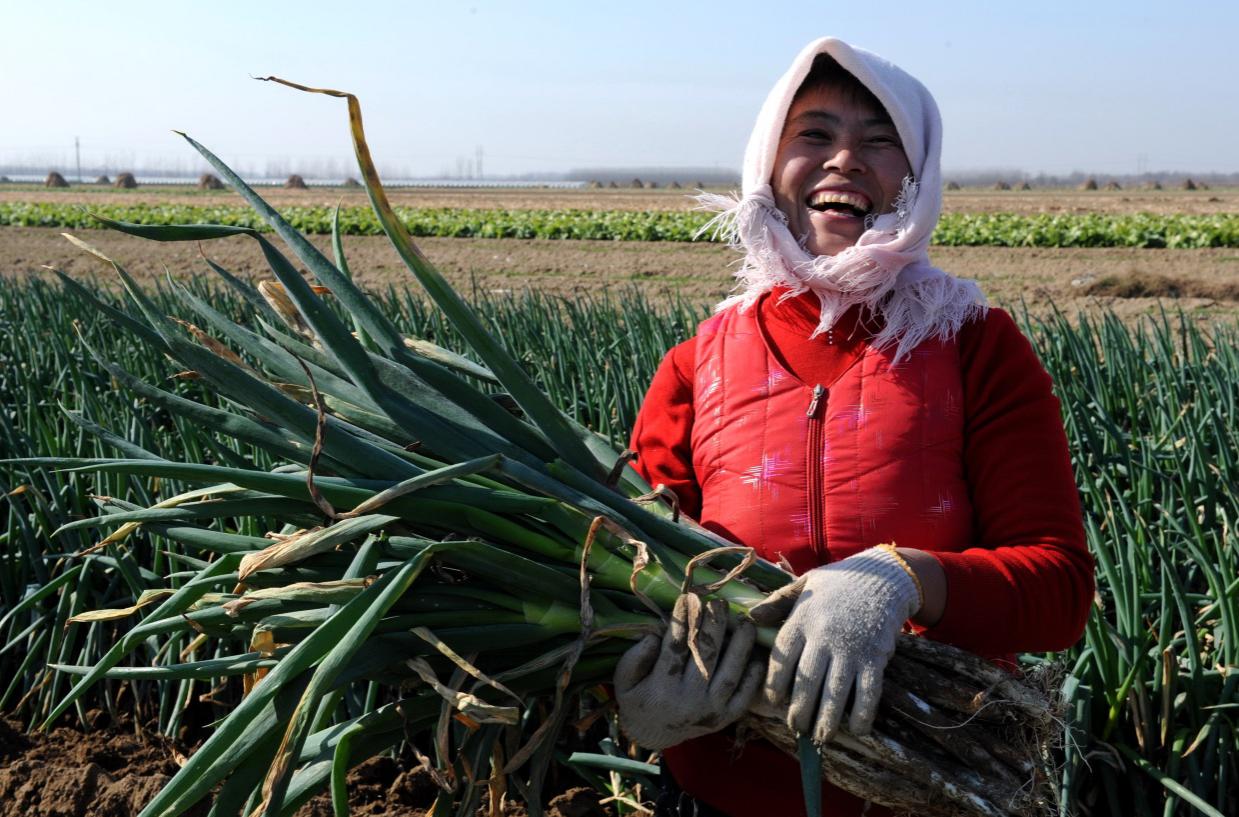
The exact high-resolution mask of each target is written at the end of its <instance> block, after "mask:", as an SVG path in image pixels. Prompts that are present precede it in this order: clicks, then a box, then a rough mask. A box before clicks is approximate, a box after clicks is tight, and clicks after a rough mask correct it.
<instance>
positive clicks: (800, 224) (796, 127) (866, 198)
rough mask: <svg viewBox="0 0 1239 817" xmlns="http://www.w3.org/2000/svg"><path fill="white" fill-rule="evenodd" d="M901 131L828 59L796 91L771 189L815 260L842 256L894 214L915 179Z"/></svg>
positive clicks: (869, 95)
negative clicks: (886, 215)
mask: <svg viewBox="0 0 1239 817" xmlns="http://www.w3.org/2000/svg"><path fill="white" fill-rule="evenodd" d="M911 174H912V169H911V167H910V166H909V164H908V157H907V155H905V154H904V151H903V142H902V141H900V139H899V131H898V130H897V129H896V128H895V123H894V122H892V121H891V118H890V115H889V114H887V112H886V109H885V108H883V107H882V103H880V102H879V101H878V99H877V97H875V96H874V95H873V94H872V93H870V92H869V91H868V90H867V89H866V88H865V87H864V86H863V85H861V84H860V83H859V82H857V81H856V78H855V77H853V76H852V75H851V74H849V73H847V72H846V71H844V70H843V68H842V67H840V65H839V63H837V62H835V61H834V60H833V59H831V58H830V57H829V56H826V55H822V56H819V57H818V58H817V59H816V60H814V63H813V69H812V70H811V71H810V72H809V76H808V77H806V78H805V81H804V84H803V85H801V86H800V90H799V91H797V92H796V97H795V98H794V99H793V100H792V107H791V110H790V111H789V112H788V116H787V122H786V124H785V125H784V126H783V133H782V135H781V136H780V137H779V152H778V154H777V155H776V157H775V160H774V172H773V175H772V177H771V186H772V187H773V188H774V201H775V204H776V205H777V206H778V208H779V210H780V211H781V212H783V214H784V215H786V216H787V226H788V229H789V230H791V233H792V235H793V236H795V237H796V238H797V239H798V240H800V241H801V243H802V244H803V245H804V248H805V249H806V250H808V251H809V252H810V253H812V254H814V255H836V254H838V253H840V252H843V251H844V250H845V249H847V248H848V247H850V246H852V245H853V244H855V243H856V241H857V240H858V239H859V238H860V236H861V234H862V233H864V231H865V230H866V229H867V227H869V226H871V225H872V223H873V220H872V218H870V217H871V216H877V215H881V214H883V213H889V212H891V211H892V209H893V208H894V206H895V202H896V200H897V198H898V196H899V194H900V191H901V190H903V187H904V183H905V180H908V181H911Z"/></svg>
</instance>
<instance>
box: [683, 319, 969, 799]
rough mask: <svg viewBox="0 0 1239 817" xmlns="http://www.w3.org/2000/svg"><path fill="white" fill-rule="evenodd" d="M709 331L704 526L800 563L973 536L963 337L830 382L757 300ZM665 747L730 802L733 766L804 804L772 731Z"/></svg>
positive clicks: (774, 795) (701, 785)
mask: <svg viewBox="0 0 1239 817" xmlns="http://www.w3.org/2000/svg"><path fill="white" fill-rule="evenodd" d="M696 344H697V361H696V370H695V376H694V383H693V402H694V419H693V430H692V440H691V442H692V452H693V471H694V473H695V476H696V479H697V482H698V484H699V485H700V486H701V496H702V507H701V520H700V521H701V523H702V524H703V525H705V526H706V527H708V528H710V529H712V530H714V531H716V532H718V533H720V534H722V535H723V536H726V537H727V538H729V539H732V540H734V541H736V542H741V543H743V544H746V545H749V546H751V547H754V548H756V549H757V551H758V553H759V554H760V555H761V556H762V557H763V558H765V559H768V560H770V561H776V562H777V561H779V560H780V559H786V561H787V562H788V563H790V565H791V567H792V568H793V570H795V572H796V573H803V572H805V571H806V570H810V569H812V568H814V567H817V566H818V565H821V564H825V563H827V562H832V561H836V560H839V559H843V558H846V557H848V556H850V555H852V554H853V553H856V552H857V551H859V550H863V549H865V548H868V547H872V546H873V545H877V544H881V543H883V542H894V543H895V544H897V545H899V546H901V547H911V548H917V549H921V550H951V551H960V550H963V549H965V548H966V547H968V546H969V545H970V544H971V542H972V539H973V536H972V533H973V521H972V504H971V501H970V498H969V493H968V487H967V484H966V483H965V480H964V473H963V451H962V446H963V423H964V413H963V388H962V383H961V377H960V363H959V350H958V346H957V343H956V342H955V341H954V340H952V341H950V342H947V343H941V342H937V341H930V342H926V343H924V344H922V345H921V346H919V347H917V349H916V350H915V351H914V352H913V353H912V356H911V359H909V360H906V361H904V362H902V363H900V365H899V366H894V365H892V358H893V355H894V352H893V351H891V350H888V351H882V352H879V351H876V350H874V349H872V348H870V347H865V349H864V351H863V352H862V353H861V354H860V356H859V357H858V358H857V360H856V362H855V363H853V364H852V366H851V367H850V368H848V369H847V370H846V371H845V372H844V373H843V374H842V375H840V376H839V378H838V379H837V380H836V381H835V382H834V383H822V384H816V383H802V382H800V381H798V380H797V379H796V378H795V377H793V376H792V374H791V373H790V372H788V371H787V370H786V368H784V367H783V366H782V365H781V364H780V363H779V361H778V359H777V358H776V357H775V356H774V354H773V353H771V351H770V344H769V342H768V340H767V339H766V338H764V337H763V335H762V331H761V326H760V324H759V322H758V319H757V310H756V309H750V310H749V311H747V312H745V313H741V312H740V311H739V310H737V309H735V308H732V309H729V310H727V311H725V312H721V313H719V314H718V315H715V316H714V317H712V318H710V319H708V320H706V321H705V322H703V323H702V324H701V325H700V326H699V327H698V332H697V341H696ZM664 756H665V758H666V760H667V763H668V764H669V766H670V767H671V771H672V774H673V775H674V776H675V778H676V779H677V781H679V783H680V785H682V786H683V788H684V790H685V791H687V792H689V793H690V794H692V795H694V796H696V797H699V798H701V799H703V800H705V801H706V802H707V803H710V804H711V805H714V806H715V807H716V808H721V809H724V810H727V807H728V806H729V805H730V806H731V807H732V808H735V807H736V805H735V803H730V804H729V803H728V802H720V801H719V799H718V795H719V788H720V787H719V785H718V780H719V777H720V776H722V777H723V778H724V779H727V780H746V783H745V785H747V786H757V787H760V788H761V789H762V790H763V792H764V793H765V794H764V796H765V798H767V800H768V802H769V803H774V802H778V803H779V807H778V812H779V813H780V814H786V815H795V814H803V805H802V804H803V801H802V800H801V794H800V787H799V767H798V766H797V764H796V762H795V761H794V760H792V759H791V758H789V757H788V756H786V755H784V754H782V753H781V752H779V751H778V750H777V749H775V748H774V747H773V746H770V745H769V744H767V743H765V742H764V741H751V742H749V743H747V744H745V745H744V746H743V748H740V747H738V746H736V745H734V744H733V742H732V739H731V737H729V736H728V735H727V734H725V733H718V734H713V735H706V736H705V737H702V738H697V739H695V740H690V741H686V742H685V743H681V744H679V745H678V746H673V747H671V748H669V749H667V750H666V752H665V753H664ZM755 770H760V771H759V772H756V775H757V776H754V774H755ZM723 788H724V789H725V788H726V787H723ZM822 791H823V805H824V813H825V814H826V815H857V814H861V813H862V812H863V813H868V814H871V815H875V816H876V815H889V814H890V812H889V811H888V810H887V809H884V808H880V807H877V806H874V807H872V808H871V809H869V810H868V811H867V812H866V811H865V810H864V808H863V802H862V801H861V800H860V799H859V798H856V797H854V796H852V795H850V794H848V793H847V792H844V791H842V790H840V789H837V788H835V787H834V786H832V785H830V784H829V783H824V784H823V789H822ZM724 799H725V800H726V799H729V798H724ZM735 813H738V814H743V817H757V816H756V814H750V813H749V812H747V811H741V812H735ZM765 813H773V812H771V811H770V810H769V809H767V808H763V814H765Z"/></svg>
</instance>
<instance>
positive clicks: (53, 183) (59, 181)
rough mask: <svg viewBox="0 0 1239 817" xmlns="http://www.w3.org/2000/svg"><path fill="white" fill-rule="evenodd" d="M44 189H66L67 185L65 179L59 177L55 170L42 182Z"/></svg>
mask: <svg viewBox="0 0 1239 817" xmlns="http://www.w3.org/2000/svg"><path fill="white" fill-rule="evenodd" d="M43 186H44V187H68V186H69V183H68V182H67V181H65V177H64V176H61V175H60V174H59V173H57V172H56V171H55V170H53V171H52V172H51V173H48V174H47V179H46V180H44V182H43Z"/></svg>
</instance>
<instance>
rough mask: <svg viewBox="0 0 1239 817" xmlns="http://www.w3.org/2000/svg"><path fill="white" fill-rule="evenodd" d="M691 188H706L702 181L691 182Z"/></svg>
mask: <svg viewBox="0 0 1239 817" xmlns="http://www.w3.org/2000/svg"><path fill="white" fill-rule="evenodd" d="M693 189H694V190H705V189H706V186H705V183H704V182H693Z"/></svg>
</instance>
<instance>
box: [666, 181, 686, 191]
mask: <svg viewBox="0 0 1239 817" xmlns="http://www.w3.org/2000/svg"><path fill="white" fill-rule="evenodd" d="M667 189H668V190H683V189H684V188H682V187H680V183H679V182H672V183H671V184H669V185H667Z"/></svg>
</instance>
